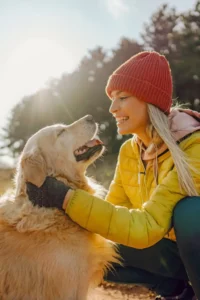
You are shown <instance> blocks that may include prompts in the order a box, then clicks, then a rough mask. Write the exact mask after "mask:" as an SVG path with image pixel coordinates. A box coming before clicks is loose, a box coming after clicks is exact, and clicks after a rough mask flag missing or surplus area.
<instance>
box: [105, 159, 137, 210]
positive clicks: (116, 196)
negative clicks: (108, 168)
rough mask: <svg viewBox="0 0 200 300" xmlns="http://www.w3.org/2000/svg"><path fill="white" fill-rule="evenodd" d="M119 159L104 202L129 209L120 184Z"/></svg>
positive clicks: (127, 199)
mask: <svg viewBox="0 0 200 300" xmlns="http://www.w3.org/2000/svg"><path fill="white" fill-rule="evenodd" d="M119 159H120V158H118V164H117V167H116V170H115V175H114V179H113V181H112V182H111V184H110V187H109V191H108V194H107V196H106V199H105V200H106V201H108V202H110V203H113V204H114V205H119V206H124V207H127V208H131V207H132V204H131V202H130V201H129V198H128V197H127V195H126V193H125V191H124V188H123V186H122V182H121V174H120V168H119Z"/></svg>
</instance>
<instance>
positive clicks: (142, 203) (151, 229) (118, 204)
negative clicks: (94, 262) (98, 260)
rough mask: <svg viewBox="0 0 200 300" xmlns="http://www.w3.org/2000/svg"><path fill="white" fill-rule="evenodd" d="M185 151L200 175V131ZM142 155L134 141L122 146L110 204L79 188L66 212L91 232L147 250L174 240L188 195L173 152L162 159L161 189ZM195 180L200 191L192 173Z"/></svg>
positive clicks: (199, 177)
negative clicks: (178, 210) (179, 209)
mask: <svg viewBox="0 0 200 300" xmlns="http://www.w3.org/2000/svg"><path fill="white" fill-rule="evenodd" d="M180 147H181V148H182V149H183V151H184V152H185V154H186V155H188V156H189V157H192V158H193V162H192V164H193V165H194V166H195V168H196V169H198V170H199V171H200V132H199V131H197V132H195V133H192V134H191V135H189V136H187V137H186V138H185V139H183V140H182V141H181V142H180ZM139 152H140V151H139V147H138V145H137V144H136V143H135V142H134V139H130V140H128V141H126V142H125V143H124V144H123V145H122V147H121V150H120V154H119V158H118V164H117V168H116V173H115V177H114V180H113V182H112V183H111V186H110V189H109V193H108V195H107V198H106V200H107V201H103V200H102V199H99V198H97V197H94V196H91V195H89V194H88V193H86V192H84V191H82V190H76V191H75V192H74V194H73V196H72V197H71V199H70V200H69V203H68V206H67V209H66V213H67V214H68V215H69V216H70V217H71V218H72V220H74V221H75V222H76V223H78V224H79V225H81V226H82V227H83V228H85V229H87V230H89V231H91V232H95V233H98V234H100V235H102V236H104V237H105V238H108V239H110V240H112V241H114V242H117V243H120V244H124V245H127V246H130V247H134V248H138V249H142V248H146V247H149V246H152V245H154V244H155V243H157V242H158V241H159V240H161V239H162V238H163V237H164V236H165V235H167V236H169V237H170V238H172V239H174V235H173V232H171V231H170V230H171V228H172V213H173V209H174V207H175V205H176V204H177V202H178V201H179V200H180V199H182V198H184V197H185V196H187V195H186V193H185V192H184V191H182V190H181V188H180V186H179V183H178V177H177V172H176V170H175V168H174V163H173V160H172V157H171V155H170V152H169V151H168V150H167V151H165V152H164V153H163V154H162V155H159V157H158V161H157V164H158V165H157V166H158V185H156V182H155V176H154V173H155V172H154V171H153V162H150V163H149V164H147V167H146V170H145V169H144V166H143V164H142V163H141V160H140V153H139ZM193 177H194V180H195V184H196V188H197V191H198V192H199V193H200V175H195V174H193ZM139 180H140V184H139Z"/></svg>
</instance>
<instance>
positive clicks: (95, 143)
mask: <svg viewBox="0 0 200 300" xmlns="http://www.w3.org/2000/svg"><path fill="white" fill-rule="evenodd" d="M103 148H104V144H103V142H102V141H101V140H99V139H92V140H90V141H89V142H87V143H86V144H84V145H83V146H81V147H79V148H78V149H76V150H75V151H74V156H75V158H76V161H82V160H88V159H90V158H91V157H92V156H94V154H95V153H97V152H100V151H101V150H102V149H103Z"/></svg>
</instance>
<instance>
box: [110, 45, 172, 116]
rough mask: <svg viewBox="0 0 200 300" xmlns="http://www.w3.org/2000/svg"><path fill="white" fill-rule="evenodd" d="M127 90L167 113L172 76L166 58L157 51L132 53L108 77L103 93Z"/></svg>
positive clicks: (170, 98) (170, 97) (169, 105)
mask: <svg viewBox="0 0 200 300" xmlns="http://www.w3.org/2000/svg"><path fill="white" fill-rule="evenodd" d="M114 90H119V91H124V92H129V93H131V94H133V95H134V96H135V97H137V98H138V99H140V100H142V101H145V102H148V103H151V104H153V105H155V106H157V107H159V108H160V109H161V110H162V111H163V112H164V113H166V114H168V113H169V111H170V107H171V105H172V76H171V70H170V66H169V63H168V61H167V60H166V58H165V57H164V56H163V55H160V54H159V53H157V52H149V51H144V52H140V53H138V54H137V55H134V56H132V57H131V58H130V59H129V60H127V61H126V62H125V63H124V64H122V65H121V66H120V67H119V68H118V69H117V70H115V71H114V72H113V74H112V75H111V76H110V77H109V79H108V83H107V86H106V93H107V95H108V97H109V98H111V93H112V91H114Z"/></svg>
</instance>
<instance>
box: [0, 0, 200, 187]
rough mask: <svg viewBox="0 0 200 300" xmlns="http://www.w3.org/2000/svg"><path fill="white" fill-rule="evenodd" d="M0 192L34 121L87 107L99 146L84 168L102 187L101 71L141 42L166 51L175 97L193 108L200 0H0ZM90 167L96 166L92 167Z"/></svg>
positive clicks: (108, 172) (198, 103) (199, 60)
mask: <svg viewBox="0 0 200 300" xmlns="http://www.w3.org/2000/svg"><path fill="white" fill-rule="evenodd" d="M0 45H1V46H0V95H1V102H0V103H1V109H0V154H1V155H0V193H1V192H3V191H4V190H5V189H6V188H7V186H9V185H10V182H11V179H12V177H13V174H14V169H15V166H16V162H17V159H18V156H19V154H20V152H21V151H22V149H23V147H24V145H25V143H26V141H27V139H28V138H29V137H30V135H32V134H33V133H35V132H36V131H37V130H38V129H40V128H41V127H44V126H46V125H50V124H54V123H65V124H70V123H71V122H73V121H75V120H76V119H78V118H80V117H82V116H84V115H86V114H92V115H93V116H94V118H95V120H96V121H97V122H98V123H99V124H100V129H101V134H100V136H101V139H102V140H103V142H104V143H105V145H106V147H107V152H106V154H105V155H104V157H103V158H102V159H100V160H99V161H97V162H96V163H95V166H92V167H91V168H90V170H89V175H91V176H93V177H94V178H96V179H97V180H98V181H100V183H102V184H103V185H104V186H105V187H106V188H107V187H108V186H109V183H110V180H111V179H112V176H113V173H114V169H115V163H116V159H117V153H118V150H119V147H120V145H121V144H122V143H123V141H124V140H125V139H127V138H130V136H125V137H122V136H120V135H118V134H117V130H116V124H115V121H114V119H113V118H112V117H111V115H110V114H109V112H108V109H109V105H110V100H109V99H108V98H107V96H106V94H105V85H106V82H107V79H108V77H109V75H110V74H111V73H112V71H113V70H115V69H116V68H117V67H118V66H119V65H120V64H121V63H123V62H124V61H125V60H127V59H128V58H130V57H131V56H132V55H134V54H136V53H138V52H140V51H143V50H155V51H158V52H160V53H162V54H164V55H166V57H167V59H168V60H169V62H170V64H171V68H172V73H173V81H174V95H173V98H174V99H175V100H178V102H183V103H187V105H188V106H189V107H190V108H192V109H195V110H199V109H200V1H197V0H196V1H193V0H168V1H162V0H152V1H147V0H76V1H73V0H49V1H45V0H43V1H41V0H0ZM97 170H98V172H97Z"/></svg>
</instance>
